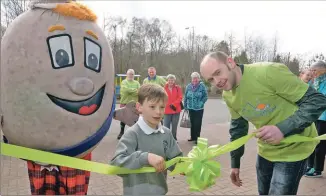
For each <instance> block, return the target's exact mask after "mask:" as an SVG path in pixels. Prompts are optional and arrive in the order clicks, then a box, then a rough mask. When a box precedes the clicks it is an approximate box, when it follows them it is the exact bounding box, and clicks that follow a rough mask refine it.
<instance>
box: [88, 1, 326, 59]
mask: <svg viewBox="0 0 326 196" xmlns="http://www.w3.org/2000/svg"><path fill="white" fill-rule="evenodd" d="M83 3H84V4H87V5H88V6H89V7H90V8H92V9H93V10H94V11H95V12H96V14H97V15H98V17H99V20H98V23H99V25H102V18H103V14H104V13H107V14H109V15H113V16H118V15H119V16H122V17H124V18H128V19H131V18H132V17H133V16H135V17H145V18H148V19H149V18H152V17H158V18H160V19H165V20H167V21H169V22H170V23H171V24H172V26H173V29H174V30H175V31H176V32H177V34H179V35H186V34H188V33H189V32H188V31H187V30H185V27H188V26H194V27H195V34H206V35H208V36H210V37H213V38H216V39H217V40H221V39H223V38H224V37H225V33H227V32H233V34H234V35H235V37H236V38H237V40H240V41H241V40H243V37H244V32H246V33H247V34H255V35H261V36H263V37H264V38H265V39H269V40H271V39H272V38H273V36H274V35H275V33H276V32H277V35H278V37H279V50H280V51H281V52H291V53H293V54H295V53H301V54H307V55H310V54H312V53H316V52H323V53H324V54H326V1H314V2H312V1H286V2H282V1H84V2H83Z"/></svg>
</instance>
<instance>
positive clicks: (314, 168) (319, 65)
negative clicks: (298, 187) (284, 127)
mask: <svg viewBox="0 0 326 196" xmlns="http://www.w3.org/2000/svg"><path fill="white" fill-rule="evenodd" d="M311 71H312V74H313V77H314V81H313V82H311V86H312V87H314V88H315V89H316V90H317V91H318V92H320V93H322V94H324V95H326V63H325V62H323V61H318V62H316V63H314V64H312V66H311ZM315 125H316V128H317V132H318V135H323V134H326V111H324V112H323V113H322V115H321V116H320V117H319V118H318V120H317V121H316V122H315ZM325 154H326V141H325V140H321V141H320V143H319V144H318V145H317V146H316V149H315V151H314V152H313V153H312V154H311V155H310V157H309V158H308V168H307V170H306V174H305V176H306V177H314V178H318V177H322V172H323V170H324V163H325Z"/></svg>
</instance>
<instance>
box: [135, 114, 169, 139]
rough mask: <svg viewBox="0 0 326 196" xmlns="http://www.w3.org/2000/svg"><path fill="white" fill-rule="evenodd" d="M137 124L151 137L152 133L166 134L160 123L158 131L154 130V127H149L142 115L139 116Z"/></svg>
mask: <svg viewBox="0 0 326 196" xmlns="http://www.w3.org/2000/svg"><path fill="white" fill-rule="evenodd" d="M137 124H138V125H139V127H140V129H141V130H142V131H143V132H144V133H145V134H146V135H150V134H152V133H158V132H161V133H164V130H163V128H162V125H161V124H160V123H159V125H158V129H153V128H152V127H150V126H148V125H147V123H146V122H145V120H144V118H143V116H142V115H140V116H139V118H138V121H137Z"/></svg>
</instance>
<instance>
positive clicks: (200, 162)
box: [1, 132, 326, 191]
mask: <svg viewBox="0 0 326 196" xmlns="http://www.w3.org/2000/svg"><path fill="white" fill-rule="evenodd" d="M255 134H256V133H255V132H254V133H251V134H248V135H246V136H244V137H241V138H239V139H237V140H235V141H233V142H230V143H228V144H226V145H223V146H219V145H213V146H210V147H208V142H207V139H205V138H198V144H197V146H194V147H193V149H192V150H191V151H190V152H189V153H188V156H187V157H176V158H174V159H171V160H169V161H167V162H166V168H169V167H171V166H173V165H175V168H174V170H173V171H172V172H171V173H170V175H176V174H185V175H186V180H187V183H188V184H189V189H190V191H202V190H205V189H207V188H208V187H210V186H212V185H214V184H215V182H216V178H218V177H219V176H220V170H221V165H220V163H219V162H217V161H215V160H213V159H214V158H216V157H218V156H220V155H222V154H225V153H228V152H231V151H233V150H236V149H238V148H239V147H241V146H243V145H244V144H246V143H247V142H248V140H249V139H251V138H252V137H254V136H255ZM318 140H326V134H324V135H321V136H318V137H315V138H309V137H305V136H300V135H293V136H290V137H287V138H285V139H283V140H282V141H281V143H295V142H311V141H318ZM1 154H2V155H6V156H11V157H16V158H21V159H26V160H31V161H37V162H42V163H48V164H52V165H59V166H65V167H70V168H75V169H81V170H86V171H91V172H96V173H100V174H106V175H117V174H135V173H151V172H155V169H154V168H153V167H143V168H140V169H127V168H122V167H116V166H112V165H108V164H104V163H98V162H93V161H87V160H83V159H78V158H73V157H68V156H63V155H59V154H54V153H50V152H45V151H40V150H35V149H31V148H26V147H21V146H16V145H11V144H5V143H1Z"/></svg>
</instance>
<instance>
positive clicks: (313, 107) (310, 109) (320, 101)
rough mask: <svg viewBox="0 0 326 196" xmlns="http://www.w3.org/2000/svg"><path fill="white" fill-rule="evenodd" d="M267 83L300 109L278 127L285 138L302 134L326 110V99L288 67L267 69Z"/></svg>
mask: <svg viewBox="0 0 326 196" xmlns="http://www.w3.org/2000/svg"><path fill="white" fill-rule="evenodd" d="M266 78H267V79H266V82H267V84H268V85H269V86H270V87H271V89H273V90H274V91H275V93H276V94H277V95H279V96H281V97H282V98H284V99H286V100H287V101H289V102H290V103H293V104H296V105H298V106H299V109H298V110H297V111H296V112H295V113H294V114H293V115H291V116H290V117H289V118H287V119H285V120H284V121H282V122H280V123H278V124H277V125H276V126H277V127H278V128H279V129H280V130H281V132H282V133H283V134H284V136H285V137H286V136H289V135H293V134H297V133H300V132H302V131H303V130H304V129H305V128H306V127H308V126H310V125H311V124H312V123H313V122H314V121H316V120H317V119H318V117H319V116H320V115H321V114H322V112H323V111H325V109H326V106H325V105H326V98H325V96H323V95H322V94H320V93H318V92H317V91H316V90H314V89H313V88H311V87H309V85H308V84H306V83H304V82H302V81H301V80H300V79H299V78H298V77H297V76H295V75H294V74H293V73H292V72H291V71H290V70H289V69H288V67H287V66H285V65H283V64H273V65H270V66H268V67H267V69H266Z"/></svg>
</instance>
